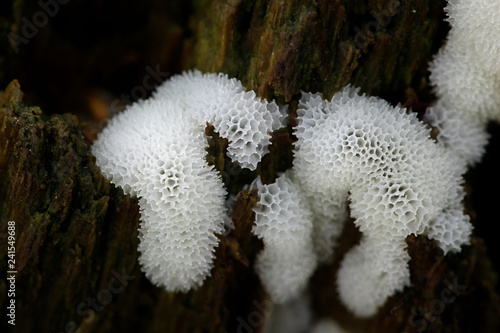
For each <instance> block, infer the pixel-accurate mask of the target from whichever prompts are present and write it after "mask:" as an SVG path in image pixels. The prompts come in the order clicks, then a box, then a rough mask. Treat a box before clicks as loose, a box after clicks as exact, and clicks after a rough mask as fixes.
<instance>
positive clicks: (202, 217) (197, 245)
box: [92, 100, 226, 291]
mask: <svg viewBox="0 0 500 333" xmlns="http://www.w3.org/2000/svg"><path fill="white" fill-rule="evenodd" d="M203 133H204V127H202V126H199V125H197V123H196V122H194V121H193V120H192V119H191V117H190V114H189V113H186V112H185V111H183V110H182V109H179V108H177V106H176V105H175V104H173V103H169V102H167V101H166V100H146V101H141V102H138V103H135V104H133V105H131V106H130V107H128V108H127V109H126V110H125V111H124V112H123V113H121V114H119V115H117V116H115V117H114V118H112V119H111V120H110V122H109V124H108V125H107V127H106V128H105V129H104V130H103V131H102V132H101V133H100V134H99V137H98V139H97V140H96V141H95V142H94V144H93V146H92V153H93V154H94V156H95V157H96V163H97V165H98V166H99V167H100V168H101V171H102V173H103V175H105V176H106V177H108V178H111V181H112V183H114V184H116V185H118V186H120V187H122V188H123V190H124V192H125V193H126V194H130V195H133V196H138V197H140V201H139V204H140V207H141V226H140V230H139V239H140V244H139V251H140V253H141V254H140V257H139V262H140V264H141V267H142V270H143V271H144V272H145V274H146V276H147V277H148V278H149V279H150V280H151V281H152V282H153V283H154V284H156V285H158V286H163V287H165V288H166V289H167V290H169V291H186V290H188V289H191V288H193V287H196V286H198V285H200V284H201V283H202V282H203V280H204V279H205V277H207V276H208V275H209V274H210V269H211V267H212V259H213V257H214V255H213V252H214V249H215V247H216V246H217V244H218V240H217V238H216V236H215V233H221V232H222V231H223V226H224V217H225V207H224V197H225V195H226V191H225V190H224V187H223V183H222V181H221V179H220V177H219V175H218V173H217V172H216V171H215V170H214V169H213V167H210V166H209V165H208V164H207V162H206V161H205V156H206V150H205V147H206V145H207V143H206V139H205V137H204V134H203Z"/></svg>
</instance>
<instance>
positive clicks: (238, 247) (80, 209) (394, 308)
mask: <svg viewBox="0 0 500 333" xmlns="http://www.w3.org/2000/svg"><path fill="white" fill-rule="evenodd" d="M75 6H76V5H75ZM443 6H444V1H429V0H412V1H391V0H369V1H368V0H356V1H340V0H334V1H326V0H324V1H294V0H293V1H287V2H285V1H279V0H269V1H244V0H241V1H238V0H235V1H219V0H213V1H202V2H200V3H198V4H197V5H196V6H193V8H192V12H190V15H189V19H188V20H189V22H190V23H189V25H188V24H186V25H185V26H184V29H186V31H191V33H187V32H186V31H185V33H184V35H182V34H181V33H179V31H177V30H175V31H176V32H175V36H177V37H178V38H181V37H179V36H181V35H182V36H184V37H183V38H184V39H183V41H182V48H181V49H182V50H183V51H182V52H183V57H182V58H183V61H182V63H183V66H184V67H186V68H191V67H197V68H199V69H200V70H202V71H210V72H219V71H222V72H224V73H227V74H229V76H231V77H237V78H239V79H241V80H242V81H243V83H244V84H245V86H246V87H247V88H248V89H253V90H255V91H256V92H257V93H258V95H260V96H261V97H265V98H275V99H276V100H277V101H278V102H280V103H287V104H289V111H290V114H291V116H290V119H289V126H288V128H287V129H284V130H280V131H278V132H276V133H274V134H273V145H272V147H271V151H270V154H268V155H267V156H266V157H265V158H264V160H263V162H262V163H261V166H260V167H259V168H258V170H257V171H256V172H247V171H245V170H241V169H239V168H238V167H237V166H235V165H233V164H231V163H230V162H229V160H228V159H227V158H226V157H225V155H224V149H225V148H226V147H227V142H225V140H224V139H221V138H219V137H218V135H217V133H214V132H213V128H211V127H210V126H207V132H206V134H207V136H208V137H209V143H210V148H209V149H208V151H207V154H208V155H207V160H208V161H209V163H211V164H213V165H214V166H215V167H216V168H217V170H219V171H220V172H221V175H222V176H223V179H224V182H225V184H226V185H227V187H228V191H229V192H230V193H231V194H234V195H238V196H237V201H236V204H235V207H234V210H233V213H232V218H233V221H234V224H235V229H234V230H233V231H232V232H231V233H230V234H228V235H219V238H220V245H219V246H218V248H217V250H216V256H217V259H216V260H215V263H214V269H213V272H212V276H211V277H210V278H208V279H207V280H206V281H205V283H204V284H203V286H202V287H200V288H198V289H197V290H193V291H191V292H188V293H184V294H183V293H177V294H175V293H168V292H166V291H164V290H162V289H160V288H156V287H154V286H152V285H151V284H150V283H149V281H148V280H147V279H146V278H145V276H144V274H143V273H141V271H140V268H139V265H138V260H137V258H138V255H139V253H138V252H137V244H138V238H137V234H138V232H137V230H138V227H139V224H140V211H139V206H138V202H137V199H134V198H130V197H128V196H125V195H124V194H123V192H122V191H121V189H118V188H115V187H114V186H113V185H111V184H110V183H109V181H107V180H106V179H104V178H103V176H102V175H101V173H100V171H99V168H97V167H96V165H95V160H94V158H93V157H92V156H91V154H90V153H89V145H90V143H91V142H90V141H89V140H87V139H86V138H85V137H84V136H83V135H82V131H83V130H85V129H87V128H88V127H91V125H92V124H89V125H87V128H85V127H84V126H85V125H82V124H81V123H79V122H78V121H77V119H76V117H75V116H73V115H70V114H64V115H51V116H48V115H45V114H47V113H52V112H51V110H41V109H40V108H38V107H30V106H27V105H26V104H24V102H23V94H22V92H21V87H20V85H19V83H18V82H17V81H13V82H12V83H11V84H10V85H9V86H8V87H6V88H5V90H4V92H3V93H2V94H1V95H0V233H2V235H5V234H6V230H7V221H15V223H16V270H17V275H16V297H15V300H16V326H15V327H11V326H9V328H10V329H14V331H15V332H34V331H37V332H110V331H112V332H115V331H124V332H129V331H130V332H179V333H182V332H220V333H222V332H238V331H241V332H244V331H245V329H246V330H248V327H249V326H248V325H246V326H244V327H245V328H243V326H241V322H242V321H244V322H245V321H246V320H247V318H248V316H249V314H250V313H252V312H255V311H261V310H260V309H259V307H258V304H259V302H262V301H263V300H265V299H266V297H267V296H266V294H265V292H264V291H263V289H262V287H261V286H260V283H259V280H258V278H257V276H256V275H255V273H254V271H253V268H252V265H253V262H254V260H255V256H256V254H257V253H258V251H259V250H260V249H261V248H262V244H261V242H260V241H259V240H258V239H257V238H256V237H254V236H252V235H251V228H252V223H253V219H254V214H253V213H252V206H253V205H254V204H255V202H256V201H257V194H256V193H255V191H248V190H243V186H244V185H245V184H248V183H249V182H250V181H251V180H252V179H253V178H255V177H256V176H257V175H258V174H260V175H262V177H263V179H264V181H265V182H271V181H272V180H273V179H274V178H275V177H276V175H277V173H278V172H281V171H284V170H286V169H287V168H290V166H291V165H292V163H293V154H292V146H293V142H294V136H293V132H292V130H291V127H292V126H293V124H294V121H295V117H294V114H295V109H296V101H297V98H298V96H300V92H301V91H313V92H316V91H318V92H322V93H323V94H324V95H325V96H331V95H332V94H333V93H334V92H336V91H337V90H339V88H340V87H342V86H344V85H345V84H347V83H351V84H354V85H356V86H359V87H361V89H362V91H363V92H366V93H370V94H376V95H379V96H382V97H384V98H387V99H389V100H390V101H391V102H395V103H405V104H406V105H407V106H412V107H413V108H414V110H415V111H421V110H422V106H425V104H426V103H428V102H430V101H431V100H432V95H431V94H430V93H429V91H430V89H429V87H428V84H427V81H426V77H427V75H428V73H427V62H428V61H429V60H430V59H431V57H432V54H433V53H435V52H436V50H437V48H438V47H439V46H440V45H441V43H442V40H443V36H444V35H445V34H446V29H447V28H446V25H445V24H443V23H442V19H443V10H442V9H443ZM155 15H156V16H155V17H157V15H158V14H155ZM164 26H168V25H162V27H164ZM157 34H158V35H161V34H160V33H158V32H157ZM155 41H156V40H155ZM42 42H43V41H42ZM177 44H180V43H177ZM177 44H176V45H177ZM179 48H180V47H179ZM169 57H170V58H175V57H172V56H169ZM11 62H14V61H12V60H9V63H11ZM174 67H175V66H174ZM174 67H173V68H174ZM466 208H467V209H470V207H468V205H467V203H466ZM2 235H0V236H2ZM3 237H5V236H3ZM341 239H342V241H341V243H340V245H339V247H338V248H337V249H336V252H335V253H336V255H335V259H334V262H333V263H332V264H330V265H324V266H321V267H320V268H319V269H318V271H317V272H316V273H315V275H314V276H313V278H312V279H311V283H310V290H311V296H312V306H313V310H314V313H315V315H316V316H321V317H322V316H329V317H332V318H334V319H335V320H337V321H339V322H341V323H342V325H344V326H345V327H346V328H349V329H351V330H353V331H359V332H403V331H404V332H421V331H424V329H425V332H497V331H498V329H499V320H500V319H499V318H500V305H499V304H500V303H499V299H498V294H497V291H496V290H495V288H496V284H497V275H496V272H495V271H494V269H493V268H492V266H491V263H490V261H489V259H488V256H489V254H488V252H487V249H486V246H485V244H484V242H483V241H482V239H480V238H479V237H477V236H474V237H473V239H472V242H471V245H470V246H466V247H464V249H463V251H462V252H461V253H459V254H449V255H447V256H443V254H442V252H441V251H440V250H439V249H438V248H437V247H436V245H435V244H434V243H433V242H432V241H430V240H428V239H427V238H426V237H424V236H419V237H408V239H407V244H408V250H409V253H410V254H411V257H412V260H411V262H410V269H411V276H412V286H411V287H409V288H407V289H405V291H404V292H403V293H398V294H396V295H394V296H393V297H391V298H390V299H389V300H388V302H387V303H386V305H385V306H384V307H383V308H382V309H381V310H380V311H379V313H378V314H377V315H376V316H375V317H373V318H370V319H364V320H360V319H358V318H355V317H354V316H353V315H351V314H350V313H349V312H348V311H347V310H346V309H345V308H344V307H343V306H342V304H341V303H340V301H339V300H338V297H337V295H336V289H335V288H336V287H335V274H336V270H337V269H338V266H339V262H340V260H341V258H342V256H343V254H344V253H345V252H346V251H347V250H348V249H349V248H350V247H351V246H352V245H353V244H355V243H356V242H357V241H358V240H359V232H358V231H357V230H356V228H355V227H354V225H353V224H352V223H349V224H348V225H347V226H346V228H345V230H344V231H343V235H342V238H341ZM3 244H4V242H3V240H2V247H1V248H0V258H2V260H1V262H0V270H1V271H2V272H6V271H7V260H6V259H4V258H6V256H7V249H6V247H5V246H3ZM0 290H1V294H0V303H1V305H2V306H1V307H2V308H3V309H4V304H6V303H5V302H6V301H7V297H6V290H7V284H6V281H5V280H1V281H0ZM266 315H268V314H266ZM4 324H5V325H7V324H6V323H5V320H4V318H2V325H4ZM6 327H7V326H6ZM251 329H252V330H253V332H261V331H262V325H261V324H260V323H259V325H253V326H251Z"/></svg>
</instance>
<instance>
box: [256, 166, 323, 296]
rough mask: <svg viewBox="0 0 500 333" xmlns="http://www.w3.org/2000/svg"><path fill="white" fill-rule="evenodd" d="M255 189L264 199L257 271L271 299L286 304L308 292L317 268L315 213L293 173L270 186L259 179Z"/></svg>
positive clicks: (259, 219) (260, 204)
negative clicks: (261, 241)
mask: <svg viewBox="0 0 500 333" xmlns="http://www.w3.org/2000/svg"><path fill="white" fill-rule="evenodd" d="M253 187H256V188H257V189H258V192H259V198H260V199H259V202H258V203H257V204H256V205H255V207H254V208H253V210H254V212H255V226H254V228H253V233H254V234H255V235H256V236H257V237H259V238H261V239H262V240H263V242H264V249H263V250H262V251H261V253H259V255H258V257H257V262H256V271H257V274H258V275H259V277H260V279H261V281H262V283H263V285H264V287H265V288H266V290H267V291H268V292H269V294H270V295H271V299H272V300H273V301H274V302H276V303H283V302H286V301H288V300H290V299H291V298H293V297H296V296H297V295H298V294H299V293H300V292H301V291H302V290H303V289H304V287H305V286H306V283H307V281H308V280H309V277H310V276H311V274H312V273H313V271H314V269H315V268H316V256H315V254H314V250H313V243H312V238H311V233H312V217H311V213H310V211H309V208H308V206H307V205H306V203H305V199H304V198H303V197H302V195H301V192H300V189H299V188H298V187H297V185H295V184H294V183H293V181H292V179H291V177H290V174H289V173H285V174H282V175H281V176H280V177H278V178H277V179H276V181H275V182H274V183H272V184H269V185H263V184H262V182H261V180H260V178H257V180H256V181H255V182H254V183H253Z"/></svg>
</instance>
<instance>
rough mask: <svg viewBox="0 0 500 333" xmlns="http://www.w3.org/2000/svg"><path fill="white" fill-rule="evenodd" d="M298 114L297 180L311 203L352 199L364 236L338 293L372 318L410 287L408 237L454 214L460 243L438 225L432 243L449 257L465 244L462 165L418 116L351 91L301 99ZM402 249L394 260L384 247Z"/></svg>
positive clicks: (345, 269) (350, 257) (347, 260)
mask: <svg viewBox="0 0 500 333" xmlns="http://www.w3.org/2000/svg"><path fill="white" fill-rule="evenodd" d="M297 114H298V125H297V127H296V135H297V137H298V141H297V143H296V151H295V160H294V172H295V176H296V179H298V180H299V181H300V184H301V185H302V188H303V189H304V190H305V191H306V192H307V193H308V195H310V196H313V197H314V196H316V197H317V196H323V198H324V200H327V199H328V198H332V199H333V200H334V202H337V203H338V202H341V201H339V198H342V197H344V198H347V197H348V195H349V194H350V196H349V200H350V211H351V216H352V217H353V218H355V224H356V226H358V228H359V230H360V231H361V232H362V233H363V235H364V237H363V240H362V243H361V244H360V245H359V247H357V248H355V249H352V250H351V252H350V253H348V255H347V256H346V258H345V259H344V262H343V263H342V266H341V268H340V271H339V279H338V283H339V292H340V295H341V298H342V300H343V301H344V302H345V304H346V306H347V307H348V308H349V309H351V311H353V312H354V313H356V314H358V315H360V316H369V315H371V314H374V313H375V311H376V309H377V308H378V307H379V306H380V305H382V304H383V303H384V301H385V299H386V298H387V297H388V296H390V295H391V294H393V293H394V292H395V291H397V290H401V289H402V288H403V287H404V286H405V285H407V284H408V283H409V279H408V277H409V272H408V269H407V261H408V259H409V257H408V255H407V254H406V252H405V251H404V246H402V244H404V239H405V237H406V236H408V235H409V234H422V233H425V232H427V231H428V230H429V228H430V226H431V223H432V221H440V220H442V219H446V217H449V216H454V218H453V219H450V220H447V223H448V225H449V226H451V225H453V228H455V229H457V230H456V231H454V232H453V233H452V234H453V236H452V237H458V239H453V240H451V239H450V236H449V234H446V233H443V232H438V231H437V230H438V229H437V228H436V227H433V229H432V230H433V231H432V237H434V238H435V239H436V240H437V241H438V243H439V244H440V245H443V247H444V248H443V249H444V250H445V251H447V250H450V249H452V248H453V249H456V248H459V247H460V245H462V244H463V243H464V242H467V239H468V237H469V234H470V230H471V228H470V224H469V222H468V217H467V216H464V215H463V213H462V211H461V210H460V209H459V207H458V206H459V205H457V204H456V202H457V198H458V199H460V195H462V194H463V192H462V189H461V182H462V178H461V174H462V172H463V170H464V168H463V164H461V163H456V162H457V158H456V157H455V156H454V155H453V154H452V153H450V152H449V151H448V150H446V149H444V148H443V146H441V145H438V144H436V143H435V142H434V141H433V140H431V139H430V136H429V130H428V129H427V128H426V127H425V126H424V125H423V124H422V123H421V122H419V121H418V119H417V118H416V116H415V115H414V114H411V113H407V111H406V110H405V109H402V108H400V107H392V106H391V105H389V103H387V102H386V101H384V100H382V99H379V98H375V97H367V96H364V95H363V96H360V95H359V94H358V90H357V89H354V88H352V87H350V86H347V87H345V88H344V89H342V90H341V91H340V92H339V93H337V94H335V95H334V96H333V98H332V100H331V101H325V100H322V99H321V96H320V95H312V94H304V95H303V98H302V101H301V102H300V103H299V108H298V110H297ZM337 206H338V207H341V205H338V204H337ZM451 212H453V213H451ZM450 214H451V215H450ZM315 221H316V220H315ZM334 223H338V222H334ZM434 231H435V232H434ZM368 241H370V242H372V243H370V246H368V243H366V242H368ZM377 242H378V243H379V246H378V247H377V246H376V244H377ZM365 243H366V244H365ZM397 244H399V245H398V247H397V248H395V249H392V248H391V251H395V252H393V253H395V254H394V255H389V252H391V251H386V250H388V249H386V248H385V247H391V246H394V245H397ZM451 244H453V245H451ZM386 252H387V253H386ZM377 253H386V255H384V256H379V255H377ZM381 267H386V268H384V271H381V270H380V269H381ZM377 268H378V270H377ZM385 270H386V271H385ZM353 281H356V283H355V284H353V283H354V282H353Z"/></svg>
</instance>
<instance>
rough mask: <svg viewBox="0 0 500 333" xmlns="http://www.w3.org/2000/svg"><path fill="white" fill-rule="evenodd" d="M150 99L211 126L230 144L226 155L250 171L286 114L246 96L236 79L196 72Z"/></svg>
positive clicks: (251, 94) (163, 87)
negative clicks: (174, 104) (169, 102)
mask: <svg viewBox="0 0 500 333" xmlns="http://www.w3.org/2000/svg"><path fill="white" fill-rule="evenodd" d="M153 98H155V99H166V100H169V101H172V102H173V103H176V104H177V105H178V106H179V108H181V109H184V110H186V111H189V113H190V114H191V115H192V117H193V118H194V119H196V121H197V122H198V124H200V125H205V124H206V123H207V122H208V123H210V124H211V125H213V126H214V127H215V130H216V131H217V132H218V133H219V135H221V136H222V137H224V138H227V139H228V140H229V146H228V149H227V155H228V156H229V157H230V158H231V159H232V160H234V161H237V162H238V163H240V165H241V166H242V167H244V168H248V169H250V170H255V169H256V168H257V164H258V163H259V162H260V160H261V158H262V156H264V155H265V154H266V153H267V152H268V151H269V150H268V146H269V144H270V138H271V137H270V134H269V133H270V132H271V131H273V130H276V129H278V128H279V127H281V126H282V125H283V121H284V114H285V112H286V108H281V109H280V108H279V107H278V106H277V105H276V103H274V102H271V103H268V102H267V101H266V100H263V99H261V98H259V97H257V96H256V95H255V92H253V91H248V92H246V91H245V88H244V87H243V85H242V84H241V82H240V81H238V80H237V79H234V78H233V79H229V78H228V76H227V75H224V74H202V73H201V72H200V71H198V70H193V71H188V72H185V73H183V74H182V75H176V76H173V77H172V78H171V79H170V80H168V81H165V82H164V83H163V84H161V85H160V86H159V87H158V88H157V90H156V92H155V93H154V95H153Z"/></svg>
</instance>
